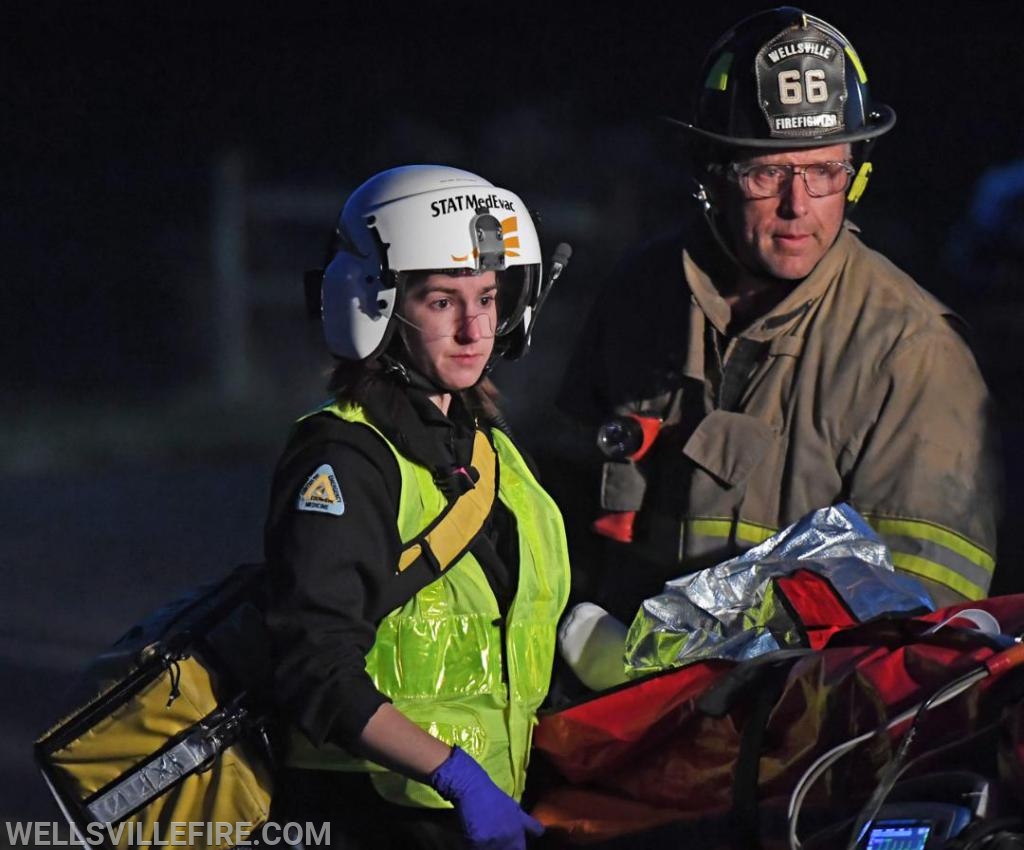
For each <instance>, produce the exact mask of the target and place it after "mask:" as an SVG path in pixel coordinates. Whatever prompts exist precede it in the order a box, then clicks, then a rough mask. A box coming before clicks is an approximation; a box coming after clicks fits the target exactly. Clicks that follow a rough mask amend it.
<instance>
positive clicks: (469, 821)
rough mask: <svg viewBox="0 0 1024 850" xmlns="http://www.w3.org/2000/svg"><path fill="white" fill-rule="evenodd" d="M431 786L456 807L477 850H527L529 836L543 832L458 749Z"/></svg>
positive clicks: (443, 765) (469, 757)
mask: <svg viewBox="0 0 1024 850" xmlns="http://www.w3.org/2000/svg"><path fill="white" fill-rule="evenodd" d="M430 787H431V788H433V789H434V790H435V791H437V793H438V794H440V795H441V796H442V797H444V798H445V799H446V800H448V802H450V803H453V804H454V805H455V811H456V813H457V814H458V816H459V819H460V820H461V821H462V830H463V832H464V833H465V835H466V838H467V839H468V840H469V844H470V846H471V847H472V848H474V850H526V834H527V833H529V834H530V835H540V834H541V833H543V832H544V827H543V825H542V824H541V823H540V821H538V820H535V819H534V818H532V817H530V816H529V815H528V814H526V812H524V811H523V810H522V809H521V808H519V804H518V803H517V802H516V801H515V800H513V799H512V798H511V797H510V796H509V795H508V794H506V793H505V792H504V791H502V790H501V789H500V788H499V787H498V786H497V785H495V784H494V782H493V781H492V780H491V777H489V776H488V775H487V771H486V770H484V769H483V768H482V767H480V765H479V764H477V762H476V760H475V759H474V758H473V757H472V756H471V755H469V754H468V753H467V752H466V751H465V750H460V749H459V748H458V747H452V754H451V755H450V756H449V757H448V758H447V759H446V760H445V761H444V762H443V763H442V764H441V766H440V767H439V768H438V769H437V770H435V771H434V772H433V773H432V774H431V776H430Z"/></svg>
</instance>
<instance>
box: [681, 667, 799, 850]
mask: <svg viewBox="0 0 1024 850" xmlns="http://www.w3.org/2000/svg"><path fill="white" fill-rule="evenodd" d="M811 651H812V650H809V649H792V650H780V651H778V652H772V653H770V654H768V655H763V656H761V657H759V658H756V659H753V660H751V661H747V662H745V663H744V664H740V665H739V666H737V667H736V668H735V669H733V670H731V671H730V672H729V673H727V674H726V675H725V676H724V677H723V678H722V679H720V680H719V681H718V682H716V683H715V684H714V685H712V687H711V688H709V689H708V690H707V692H706V693H704V694H703V695H702V696H701V698H700V699H699V700H698V702H697V707H698V709H700V710H701V711H703V712H704V713H705V714H709V715H711V716H712V717H722V716H724V715H725V714H727V713H728V712H729V711H730V710H731V709H732V708H733V707H734V706H735V705H736V704H737V702H738V701H739V700H740V699H742V700H743V702H744V705H745V706H746V710H747V713H746V716H745V719H744V723H743V732H742V734H741V737H740V748H739V753H738V754H737V757H736V767H735V769H734V771H733V783H732V800H733V831H734V846H736V847H743V848H749V850H759V848H760V847H761V846H762V845H761V829H760V812H759V809H758V778H759V771H760V764H761V753H762V752H763V751H764V743H765V734H766V732H767V729H768V722H769V720H770V719H771V714H772V709H774V708H775V704H776V703H777V702H778V700H779V697H780V696H782V692H783V691H784V690H785V687H786V682H787V680H788V677H789V671H790V669H791V668H792V666H793V665H794V664H795V663H796V662H797V661H798V660H799V659H800V658H802V657H804V656H805V655H807V654H809V653H810V652H811Z"/></svg>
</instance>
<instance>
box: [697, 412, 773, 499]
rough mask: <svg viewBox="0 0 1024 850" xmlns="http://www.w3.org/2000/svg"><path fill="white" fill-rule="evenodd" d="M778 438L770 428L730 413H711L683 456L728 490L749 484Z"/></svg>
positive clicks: (698, 428)
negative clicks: (745, 482)
mask: <svg viewBox="0 0 1024 850" xmlns="http://www.w3.org/2000/svg"><path fill="white" fill-rule="evenodd" d="M777 439H778V434H777V433H776V432H775V429H773V428H772V427H771V426H770V425H768V424H766V423H765V422H762V421H761V420H760V419H755V418H754V417H753V416H748V415H747V414H745V413H734V412H732V411H728V410H714V411H712V412H711V413H709V414H708V415H707V416H705V417H704V419H703V420H702V421H701V423H700V424H699V425H698V426H697V429H696V430H695V431H694V432H693V433H692V434H691V435H690V439H689V440H687V441H686V445H684V446H683V454H684V455H685V456H686V457H688V458H689V459H690V460H692V461H693V462H694V463H695V464H697V465H698V466H699V467H701V468H702V469H704V470H705V471H706V472H709V473H710V474H711V475H713V476H714V477H715V478H717V479H718V480H719V481H721V482H722V483H723V484H725V485H726V486H727V487H735V486H736V485H738V484H742V483H743V482H744V481H746V479H747V477H748V476H749V475H750V473H751V472H753V470H754V468H755V467H756V466H757V465H758V464H759V463H761V461H762V460H763V459H764V458H765V456H766V454H767V453H768V449H769V447H771V446H772V445H773V444H774V443H775V441H776V440H777Z"/></svg>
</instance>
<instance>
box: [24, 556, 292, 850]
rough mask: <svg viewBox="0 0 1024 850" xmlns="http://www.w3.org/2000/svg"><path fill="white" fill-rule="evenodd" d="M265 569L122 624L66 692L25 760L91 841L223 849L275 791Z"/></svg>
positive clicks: (262, 813) (254, 568) (124, 847)
mask: <svg viewBox="0 0 1024 850" xmlns="http://www.w3.org/2000/svg"><path fill="white" fill-rule="evenodd" d="M263 577H264V569H263V566H262V565H259V564H252V565H243V566H240V567H238V568H236V569H235V570H234V571H233V572H232V573H231V574H230V575H229V576H228V577H227V578H226V579H224V580H223V581H221V582H219V583H218V584H216V585H213V586H207V587H202V588H199V589H197V590H196V591H193V592H192V593H191V594H189V595H188V596H186V597H184V598H182V599H179V600H176V601H175V602H173V603H171V604H170V605H168V606H165V607H164V608H162V609H160V610H159V611H157V612H156V613H155V614H153V615H152V616H150V617H149V618H147V619H146V620H145V621H144V622H142V623H140V624H139V625H137V626H135V627H134V628H132V629H131V630H130V631H129V632H128V633H127V634H125V635H124V636H123V637H122V638H121V639H120V640H119V641H118V642H117V643H116V644H114V646H113V647H111V649H110V650H109V651H108V652H105V653H103V654H102V655H101V656H99V657H98V658H97V659H96V660H95V661H94V663H93V664H92V665H91V667H90V668H89V670H88V671H87V672H86V674H85V676H84V677H83V681H82V683H81V684H80V685H79V686H78V687H77V688H76V695H75V696H74V697H73V698H72V699H73V702H72V705H75V706H77V708H75V710H73V711H72V713H71V714H70V715H69V716H67V717H66V718H65V719H64V720H62V721H61V722H59V723H58V724H57V725H56V726H54V727H53V728H52V729H51V730H50V731H48V732H47V733H46V734H45V735H43V736H42V737H41V738H40V739H39V740H38V741H37V742H36V745H35V754H36V761H37V763H38V765H39V767H40V769H41V771H42V773H43V776H44V778H45V780H46V782H47V785H48V786H49V788H50V791H51V792H52V794H53V796H54V798H55V799H56V801H57V804H58V806H60V808H61V810H62V811H63V813H64V815H65V816H66V817H67V819H68V821H69V823H70V824H71V825H72V827H73V828H74V829H75V830H76V831H77V832H78V833H79V835H80V836H81V837H82V838H83V839H84V840H85V841H86V842H87V843H88V844H89V845H90V846H102V847H107V848H114V847H117V848H119V850H129V848H135V847H149V846H154V845H159V844H160V843H167V844H171V843H178V840H180V841H181V842H182V843H184V844H187V845H188V846H191V847H194V848H196V850H227V848H230V847H232V846H235V845H236V844H238V843H241V842H243V841H244V840H245V839H246V838H247V836H248V834H249V833H250V832H251V831H252V830H255V829H257V828H258V827H259V826H260V825H261V824H263V823H264V822H266V820H267V818H268V816H269V808H270V799H271V794H272V779H271V775H272V774H271V767H272V752H271V747H270V738H269V735H268V731H269V724H270V719H269V718H270V714H269V712H268V710H267V709H266V706H267V705H268V704H269V699H268V698H267V695H266V688H267V686H268V683H269V681H270V675H269V670H270V667H269V657H270V656H269V642H268V639H267V635H266V633H265V631H264V628H263V620H262V614H261V608H262V606H261V598H262V593H263V585H264V580H263Z"/></svg>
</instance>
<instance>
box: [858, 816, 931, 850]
mask: <svg viewBox="0 0 1024 850" xmlns="http://www.w3.org/2000/svg"><path fill="white" fill-rule="evenodd" d="M931 831H932V828H931V824H929V823H928V821H921V820H916V821H880V822H878V823H876V824H875V825H874V826H873V827H872V828H871V831H870V832H869V833H868V843H867V844H866V845H865V850H924V848H925V845H926V844H927V843H928V836H929V835H930V834H931Z"/></svg>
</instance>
